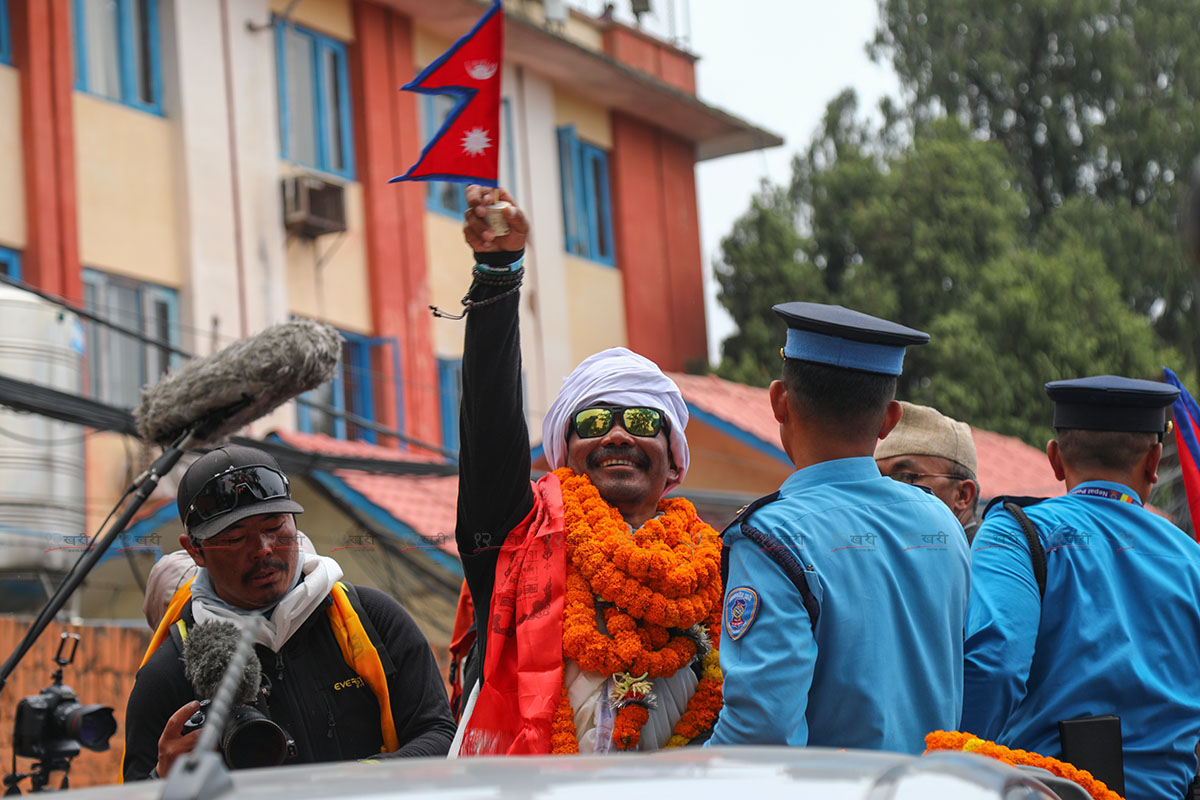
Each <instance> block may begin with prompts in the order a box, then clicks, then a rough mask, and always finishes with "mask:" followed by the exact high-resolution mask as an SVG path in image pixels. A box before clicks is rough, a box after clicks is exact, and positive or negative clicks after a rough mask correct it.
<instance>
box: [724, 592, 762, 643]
mask: <svg viewBox="0 0 1200 800" xmlns="http://www.w3.org/2000/svg"><path fill="white" fill-rule="evenodd" d="M757 614H758V592H756V591H754V590H753V589H751V588H750V587H749V586H735V587H734V588H732V589H730V590H729V593H728V594H727V595H725V614H724V617H725V632H726V633H728V634H729V638H730V639H733V640H734V641H735V642H736V641H737V640H738V639H740V638H742V637H743V636H745V635H746V631H748V630H750V626H751V625H753V624H754V617H755V616H756V615H757Z"/></svg>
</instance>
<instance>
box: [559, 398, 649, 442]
mask: <svg viewBox="0 0 1200 800" xmlns="http://www.w3.org/2000/svg"><path fill="white" fill-rule="evenodd" d="M618 417H620V420H621V427H622V428H624V429H625V430H626V431H628V432H629V433H631V434H633V435H634V436H657V435H658V432H659V431H661V430H662V429H663V426H664V425H665V424H666V418H665V417H666V415H664V414H663V412H661V411H659V410H658V409H657V408H647V407H646V406H629V407H627V408H605V407H603V406H599V407H593V408H585V409H582V410H581V411H576V412H575V416H574V417H572V418H571V429H572V430H574V431H575V433H576V434H578V436H579V438H580V439H595V438H596V437H597V436H603V435H604V434H606V433H608V432H609V431H610V430H612V426H613V422H615V421H616V419H617V418H618Z"/></svg>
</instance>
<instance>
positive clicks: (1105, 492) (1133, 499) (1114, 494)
mask: <svg viewBox="0 0 1200 800" xmlns="http://www.w3.org/2000/svg"><path fill="white" fill-rule="evenodd" d="M1068 494H1078V495H1082V496H1084V497H1103V498H1105V499H1107V500H1120V501H1121V502H1122V503H1133V504H1134V505H1136V506H1141V504H1142V501H1141V500H1140V499H1139V498H1138V497H1137V496H1136V495H1132V494H1125V493H1124V492H1118V491H1117V490H1116V489H1105V488H1104V487H1103V486H1080V487H1078V488H1075V489H1072V490H1071V491H1070V492H1068Z"/></svg>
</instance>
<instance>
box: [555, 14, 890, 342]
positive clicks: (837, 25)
mask: <svg viewBox="0 0 1200 800" xmlns="http://www.w3.org/2000/svg"><path fill="white" fill-rule="evenodd" d="M572 4H573V5H576V6H577V7H580V8H583V9H586V10H587V11H589V12H591V13H593V14H594V13H599V11H600V9H601V8H602V7H603V0H575V2H572ZM616 5H617V11H618V16H619V18H621V19H623V20H629V0H617V3H616ZM651 5H652V7H653V9H654V13H653V15H650V16H646V17H644V18H643V24H644V26H645V27H646V29H648V30H651V31H653V32H654V33H656V34H658V35H660V36H663V37H664V38H670V37H671V35H672V33H674V35H675V36H676V37H677V38H679V39H681V40H682V39H686V42H684V43H685V46H687V47H688V49H690V50H691V51H692V52H694V53H696V54H697V55H699V56H700V61H699V62H698V63H697V65H696V84H697V90H698V93H699V95H700V98H701V99H702V100H704V101H705V102H708V103H710V104H712V105H715V106H718V107H720V108H722V109H724V110H725V111H728V112H730V113H732V114H735V115H737V116H739V117H742V118H743V119H746V120H749V121H750V122H753V123H754V124H756V125H758V126H760V127H763V128H766V129H767V130H770V131H773V132H774V133H777V134H779V135H780V136H782V137H783V138H784V140H785V142H784V145H783V146H782V147H776V148H773V149H770V150H764V151H760V152H755V153H746V154H743V155H737V156H727V157H725V158H719V159H716V160H714V161H706V162H704V163H702V164H700V165H699V166H698V167H697V170H696V172H697V177H698V185H697V191H698V193H699V198H698V200H699V206H700V236H701V244H702V246H703V250H704V261H705V267H706V270H705V272H706V276H707V277H708V281H709V291H708V296H709V303H708V338H709V357H710V358H711V359H712V360H713V362H714V363H715V362H716V360H717V357H718V355H719V352H720V350H719V346H720V341H721V339H723V338H725V337H726V336H728V335H729V334H730V332H731V331H732V330H733V325H732V323H731V321H730V320H729V318H728V316H727V315H725V313H724V310H723V309H721V308H720V307H719V306H718V304H717V303H716V301H715V299H714V297H715V292H716V288H715V281H713V280H712V274H711V273H712V262H713V257H714V256H715V254H716V253H717V248H718V245H719V244H720V241H721V237H723V236H725V235H726V234H727V233H728V232H729V230H730V228H732V226H733V221H734V220H735V219H736V218H737V217H738V216H739V215H741V214H742V212H744V211H745V210H746V209H747V208H748V207H749V205H750V197H751V196H752V195H753V194H754V192H755V190H756V189H757V188H758V185H759V181H760V180H761V179H762V178H764V177H766V178H769V179H770V180H772V181H774V182H776V183H786V182H787V180H788V178H789V176H790V174H791V170H790V162H791V158H792V155H793V154H794V153H796V152H797V151H798V150H802V149H803V148H804V147H805V146H806V145H807V143H808V141H809V139H810V138H811V136H812V133H813V131H814V130H816V127H817V125H818V123H819V122H820V119H821V115H822V114H823V113H824V111H825V105H826V103H828V102H829V101H830V100H831V99H833V97H834V96H835V95H837V94H838V93H839V92H840V91H841V90H842V89H844V88H846V87H848V86H852V87H854V88H855V89H856V90H857V91H858V95H859V101H860V104H861V107H862V108H864V109H873V108H874V107H875V106H876V105H877V103H878V101H879V99H880V98H881V97H883V96H884V95H893V96H897V95H898V93H899V90H898V84H897V81H896V78H895V75H894V73H893V72H892V70H891V68H890V67H888V66H877V65H875V64H874V63H872V62H871V60H870V58H868V57H867V54H866V51H865V46H866V44H867V42H869V41H870V40H871V39H872V38H873V37H874V33H875V25H876V20H877V18H878V9H877V5H876V0H835V1H834V2H830V0H736V1H733V2H731V0H651ZM672 12H673V16H674V24H673V25H672V24H671V19H670V18H671V17H672ZM795 299H799V298H792V297H781V298H779V300H780V302H784V301H787V300H795Z"/></svg>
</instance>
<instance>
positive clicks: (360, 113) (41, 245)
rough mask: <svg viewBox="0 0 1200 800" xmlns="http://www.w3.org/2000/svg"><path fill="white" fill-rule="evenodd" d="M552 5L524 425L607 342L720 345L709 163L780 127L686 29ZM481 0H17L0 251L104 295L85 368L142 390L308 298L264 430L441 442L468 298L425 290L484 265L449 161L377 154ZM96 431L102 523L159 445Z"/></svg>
mask: <svg viewBox="0 0 1200 800" xmlns="http://www.w3.org/2000/svg"><path fill="white" fill-rule="evenodd" d="M560 6H561V4H558V3H554V4H550V5H549V6H543V5H542V3H541V2H540V0H508V2H507V3H506V7H505V13H506V16H507V19H506V24H507V34H506V49H505V64H504V66H503V74H502V81H503V109H502V126H503V129H502V132H501V140H500V143H499V146H500V147H501V180H502V182H503V184H504V185H506V186H508V187H511V188H512V189H513V192H514V194H515V195H516V197H517V198H518V201H519V202H520V203H521V204H522V206H523V207H524V208H525V210H526V211H527V213H528V214H529V215H530V216H531V218H532V220H533V222H534V226H535V228H534V236H533V239H532V241H531V243H530V247H529V253H528V256H527V262H526V263H527V265H528V267H529V271H528V276H527V279H526V289H525V291H524V299H523V301H522V315H523V330H524V348H525V352H524V356H525V359H524V363H525V366H526V388H527V392H526V394H527V398H528V414H529V417H530V423H531V429H532V430H535V431H536V430H538V429H540V422H541V416H542V413H543V412H544V410H545V409H546V408H547V406H548V405H549V402H550V400H551V399H552V398H553V396H554V394H555V392H556V391H557V388H558V386H559V384H560V382H561V379H562V377H563V376H564V375H565V374H566V373H567V372H569V371H570V370H571V369H572V368H573V367H574V366H575V364H577V363H578V362H579V361H580V360H582V359H583V358H584V357H585V356H587V355H589V354H590V353H592V352H595V351H596V350H599V349H601V348H604V347H609V346H613V345H626V346H628V347H630V348H632V349H634V350H636V351H638V352H641V353H643V354H645V355H647V356H649V357H650V358H652V359H654V360H655V361H657V362H658V363H660V364H661V365H662V366H663V367H664V368H665V369H668V370H676V371H682V370H686V369H688V368H690V367H695V366H701V365H703V364H704V363H705V361H706V357H705V354H706V339H705V319H704V311H703V309H704V300H703V277H702V270H703V264H702V258H701V252H700V236H699V230H698V215H697V207H696V188H695V178H694V172H695V164H696V163H697V161H699V160H703V159H706V158H714V157H719V156H721V155H725V154H731V153H737V152H742V151H745V150H749V149H755V148H759V147H765V146H772V145H776V144H779V143H781V140H780V139H779V138H778V137H776V136H774V135H773V134H771V133H769V132H767V131H764V130H761V129H760V128H758V127H756V126H754V125H753V124H751V123H748V122H746V121H744V120H741V119H738V118H737V117H735V116H732V115H730V114H728V113H726V112H724V111H721V110H720V109H717V108H714V107H712V106H709V105H707V104H705V103H704V102H703V101H701V100H700V99H698V98H697V95H696V87H695V75H694V62H695V57H694V56H693V55H691V54H690V53H688V52H686V51H684V50H681V49H679V48H677V47H674V46H672V45H671V44H669V43H666V42H663V41H660V40H658V39H655V38H653V37H651V36H648V35H646V34H645V33H643V32H642V31H640V30H637V29H635V28H632V27H629V26H626V25H623V24H621V23H619V22H615V21H612V20H609V19H604V18H595V17H590V16H587V15H584V14H581V13H579V12H576V11H571V12H569V13H565V14H562V15H561V17H560V18H555V19H547V18H546V10H547V8H550V10H551V13H552V14H554V13H558V12H556V9H557V8H559V7H560ZM486 8H487V3H485V2H482V0H0V273H3V274H5V275H6V276H8V277H10V278H14V279H16V280H19V281H21V282H22V283H23V284H24V285H26V286H29V287H33V288H36V289H39V290H41V291H43V292H47V293H50V294H52V295H54V296H57V297H61V298H63V299H64V300H65V301H66V302H68V303H70V304H72V305H75V306H77V307H79V308H82V309H84V310H85V311H86V312H88V313H89V314H91V315H92V316H93V317H94V319H88V318H86V317H85V318H84V320H83V323H82V330H83V332H84V334H83V335H82V336H81V342H80V348H79V350H80V356H81V367H80V370H81V387H80V389H81V392H82V394H84V395H86V396H88V397H91V398H93V399H96V400H99V401H102V402H104V403H107V404H109V405H113V406H118V407H122V408H132V407H134V406H135V405H136V404H137V402H138V397H139V391H140V387H141V386H142V385H144V384H147V383H152V382H154V381H155V380H156V379H157V378H158V377H159V376H160V375H161V374H162V373H163V371H164V370H166V369H168V368H169V367H170V366H172V365H175V364H178V363H180V362H181V361H182V359H184V358H186V357H187V356H188V355H204V354H208V353H212V352H214V351H216V350H218V349H220V348H222V347H224V346H226V345H228V344H229V343H231V342H233V341H234V340H236V339H238V338H242V337H245V336H247V335H250V334H252V333H254V332H256V331H258V330H260V329H262V328H263V327H265V326H267V325H269V324H272V323H275V322H280V321H283V320H286V319H289V318H294V317H305V318H312V319H318V320H321V321H324V322H328V323H331V324H333V325H334V326H336V327H337V328H338V329H339V330H340V331H342V333H343V335H344V337H345V339H346V345H345V350H344V353H343V355H344V358H343V363H342V366H341V368H340V371H339V374H338V375H337V377H336V378H335V380H334V381H332V382H330V383H329V384H327V385H326V386H324V387H322V388H321V389H319V390H317V391H316V392H314V393H311V396H310V397H308V398H306V399H307V400H308V401H310V402H306V403H289V404H287V405H286V406H284V407H283V408H281V409H279V410H278V411H276V412H275V413H274V414H272V415H270V416H269V417H267V418H265V419H263V420H260V421H259V422H258V423H256V424H255V425H254V426H252V428H251V431H250V432H251V433H252V434H254V435H264V434H265V433H267V432H268V431H272V430H277V431H283V432H287V431H297V432H300V433H323V434H327V435H330V436H333V437H335V438H339V439H348V440H358V441H362V442H366V443H371V444H377V445H383V446H386V447H393V448H402V449H408V448H410V447H411V445H406V444H404V443H403V442H402V441H401V440H400V439H399V438H398V437H395V436H389V435H388V433H389V432H399V433H401V434H403V435H404V436H406V437H409V438H410V439H413V440H417V441H419V442H424V443H427V444H429V445H431V446H433V447H435V448H439V449H444V450H446V451H449V452H450V453H451V454H452V453H453V451H454V450H455V448H456V446H457V441H456V438H457V403H458V380H459V378H458V367H459V364H460V360H461V347H462V323H461V322H453V321H448V320H435V319H433V317H432V316H431V314H430V313H429V306H430V305H431V304H433V305H437V306H440V307H443V308H448V309H455V308H457V307H458V303H459V299H460V298H461V297H462V295H463V293H464V292H465V290H466V287H467V285H468V283H469V281H470V266H471V265H470V255H469V253H467V252H466V251H465V248H464V246H463V244H462V241H461V230H460V229H461V224H462V223H461V215H462V212H463V210H464V207H465V204H464V200H463V193H462V187H461V186H459V185H456V184H446V183H428V184H426V183H402V184H389V183H388V179H390V178H391V177H393V176H395V175H398V174H400V173H402V172H404V171H405V170H406V169H407V167H408V166H409V165H411V164H412V163H413V162H415V161H416V160H417V158H418V156H419V154H420V151H421V148H422V147H423V145H424V142H425V141H426V140H427V139H428V137H429V136H430V135H431V134H432V133H433V132H434V131H435V130H437V128H438V127H439V126H440V124H441V121H442V120H443V118H444V117H445V115H446V113H447V112H448V111H449V109H450V107H451V104H450V102H449V101H448V100H447V99H446V98H442V97H432V98H431V97H425V96H422V95H417V94H413V93H409V92H400V91H398V88H399V87H400V86H402V85H404V84H405V83H406V82H408V81H409V80H410V79H411V78H412V77H413V76H414V75H415V74H416V73H417V72H418V71H419V70H420V69H421V68H423V67H424V66H425V65H427V64H428V63H429V62H430V61H432V60H433V59H434V58H436V57H437V56H438V55H439V54H440V53H441V52H443V51H444V50H445V49H446V48H447V47H448V46H449V45H450V44H451V43H452V42H453V41H454V40H455V39H456V38H457V37H458V36H461V35H462V34H464V33H465V32H467V31H468V30H469V29H470V27H471V26H472V24H473V23H474V21H475V20H477V19H478V18H479V16H480V15H481V14H482V13H483V12H484V11H485V10H486ZM2 349H3V348H2V343H0V352H2ZM0 360H2V355H0ZM0 370H2V365H0ZM4 449H5V444H4V438H3V436H0V460H2V459H3V458H4ZM84 451H85V453H86V470H85V472H86V488H85V496H84V497H83V498H81V499H80V502H81V504H82V505H83V506H84V511H85V517H86V526H85V529H86V531H87V532H89V533H90V532H95V531H96V530H97V529H98V528H99V526H100V524H101V522H102V520H103V518H104V515H105V514H106V513H107V511H108V510H109V508H111V506H112V505H113V503H114V502H115V501H116V500H117V498H118V497H119V496H120V494H121V492H122V491H123V490H124V488H125V487H126V486H127V485H128V483H129V481H130V479H131V478H132V477H133V476H134V475H136V474H137V473H138V472H139V471H140V469H141V468H142V466H143V461H144V454H143V453H141V452H140V450H139V446H138V445H137V444H136V443H131V441H130V440H128V439H127V438H126V437H122V436H119V435H117V434H109V433H96V432H89V433H88V434H87V436H86V443H85V447H84ZM172 492H173V487H172V486H165V487H164V488H163V490H162V492H161V497H162V498H164V499H165V498H166V497H169V496H170V495H171V493H172ZM8 500H12V498H7V499H6V498H3V497H0V505H2V504H3V503H4V502H6V501H8ZM64 533H68V534H78V533H80V532H78V531H71V532H64ZM169 549H171V548H170V546H169Z"/></svg>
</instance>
